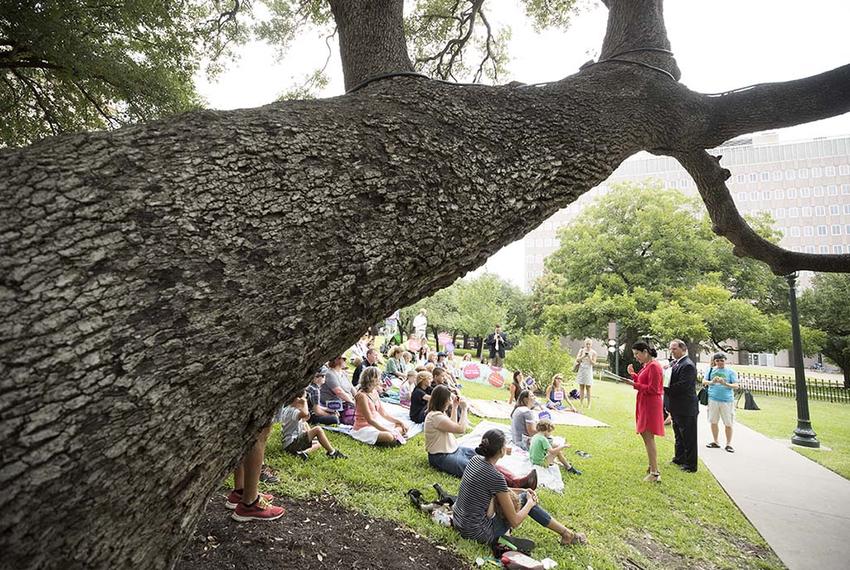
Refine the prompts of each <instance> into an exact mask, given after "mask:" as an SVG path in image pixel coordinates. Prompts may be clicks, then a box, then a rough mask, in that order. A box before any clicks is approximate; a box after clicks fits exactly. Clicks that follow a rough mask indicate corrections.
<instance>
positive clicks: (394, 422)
mask: <svg viewBox="0 0 850 570" xmlns="http://www.w3.org/2000/svg"><path fill="white" fill-rule="evenodd" d="M380 380H381V371H380V370H378V368H377V367H375V366H369V367H368V368H366V369H365V370H364V371H363V374H362V375H361V376H360V383H359V384H360V385H359V386H358V391H357V395H356V396H355V397H354V410H355V411H354V429H353V430H351V437H353V438H354V439H356V440H358V441H362V442H363V443H368V444H369V445H375V444H390V443H393V442H398V443H399V444H402V443H404V442H405V439H404V434H405V433H407V427H405V425H404V423H403V422H402V421H401V420H398V419H396V418H394V417H393V416H391V415H390V414H389V413H388V412H387V411H385V410H384V406H383V405H382V404H381V399H380V398H379V397H378V389H379V388H380V385H381V382H380Z"/></svg>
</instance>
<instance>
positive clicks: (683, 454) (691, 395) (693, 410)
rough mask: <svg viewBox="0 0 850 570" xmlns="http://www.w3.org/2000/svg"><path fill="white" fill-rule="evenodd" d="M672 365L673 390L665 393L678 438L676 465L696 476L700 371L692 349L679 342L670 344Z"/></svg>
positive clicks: (671, 386) (674, 458)
mask: <svg viewBox="0 0 850 570" xmlns="http://www.w3.org/2000/svg"><path fill="white" fill-rule="evenodd" d="M669 348H670V354H671V355H672V356H673V358H674V361H673V364H672V365H671V373H670V386H669V387H668V388H667V389H666V390H665V395H666V396H667V400H668V406H669V411H670V415H671V416H672V418H673V433H674V435H675V436H676V455H675V457H673V461H672V462H673V463H675V464H676V465H678V466H679V468H680V469H681V470H682V471H688V472H690V473H696V470H697V415H698V414H699V401H698V400H697V389H696V386H697V368H696V366H694V363H693V362H692V361H691V359H690V358H688V345H686V344H685V343H684V342H682V341H681V340H679V339H674V340H672V341H671V342H670V347H669Z"/></svg>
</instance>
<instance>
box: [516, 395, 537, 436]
mask: <svg viewBox="0 0 850 570" xmlns="http://www.w3.org/2000/svg"><path fill="white" fill-rule="evenodd" d="M535 403H536V402H535V400H534V395H533V394H532V393H531V391H530V390H522V391H521V392H520V393H519V396H517V399H516V405H515V406H514V409H513V411H512V412H511V434H512V437H513V440H514V445H515V446H517V447H519V448H520V449H523V450H525V451H528V442H529V441H530V439H531V437H532V436H533V435H534V434H535V433H537V430H535V429H534V425H535V424H536V423H537V417H536V414H535V413H534V411H533V410H532V409H531V408H533V407H534V405H535Z"/></svg>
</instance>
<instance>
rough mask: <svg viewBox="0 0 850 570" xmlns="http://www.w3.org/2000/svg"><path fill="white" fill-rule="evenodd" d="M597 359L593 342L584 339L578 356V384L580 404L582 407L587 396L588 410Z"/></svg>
mask: <svg viewBox="0 0 850 570" xmlns="http://www.w3.org/2000/svg"><path fill="white" fill-rule="evenodd" d="M596 358H597V354H596V351H595V350H593V341H592V340H591V339H589V338H586V339H584V344H583V345H582V347H581V348H580V349H579V351H578V354H577V355H576V364H578V374H577V375H576V382H577V383H578V403H579V405H581V403H582V401H584V398H585V395H586V396H587V409H588V410H589V409H590V387H591V386H593V365H594V364H596Z"/></svg>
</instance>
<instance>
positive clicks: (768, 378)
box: [738, 373, 850, 404]
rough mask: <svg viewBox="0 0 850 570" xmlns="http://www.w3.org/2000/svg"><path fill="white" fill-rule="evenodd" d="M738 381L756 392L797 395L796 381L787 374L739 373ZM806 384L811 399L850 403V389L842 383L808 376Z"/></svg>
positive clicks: (770, 394)
mask: <svg viewBox="0 0 850 570" xmlns="http://www.w3.org/2000/svg"><path fill="white" fill-rule="evenodd" d="M738 382H739V384H740V386H741V388H743V389H744V390H749V391H750V392H753V393H754V394H764V395H767V396H784V397H786V398H796V397H797V387H796V386H795V384H794V381H793V380H791V379H790V378H788V377H787V376H773V375H770V374H765V375H761V374H751V373H739V374H738ZM806 386H807V388H808V393H809V399H810V400H820V401H822V402H839V403H842V404H850V390H848V389H847V388H844V387H843V386H842V385H840V384H836V383H834V382H830V381H828V380H821V379H818V378H807V379H806Z"/></svg>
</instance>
